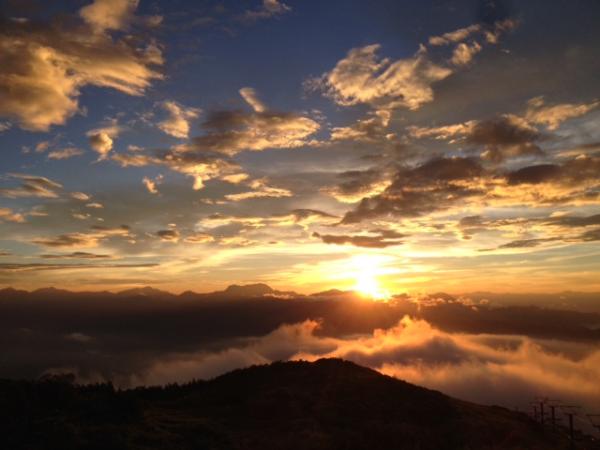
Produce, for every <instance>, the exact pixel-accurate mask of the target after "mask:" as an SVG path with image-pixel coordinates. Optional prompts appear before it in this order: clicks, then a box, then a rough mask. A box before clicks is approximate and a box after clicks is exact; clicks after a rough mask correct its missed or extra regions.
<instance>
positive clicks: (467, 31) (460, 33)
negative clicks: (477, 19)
mask: <svg viewBox="0 0 600 450" xmlns="http://www.w3.org/2000/svg"><path fill="white" fill-rule="evenodd" d="M479 31H481V25H479V24H473V25H469V26H468V27H465V28H459V29H458V30H455V31H450V32H448V33H444V34H442V35H441V36H431V37H430V38H429V45H448V44H451V43H457V42H461V41H464V40H465V39H466V38H468V37H469V36H471V35H472V34H473V33H476V32H479Z"/></svg>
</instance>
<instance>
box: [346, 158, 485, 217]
mask: <svg viewBox="0 0 600 450" xmlns="http://www.w3.org/2000/svg"><path fill="white" fill-rule="evenodd" d="M483 174H484V169H483V167H482V166H481V165H480V163H479V162H478V161H477V160H475V159H472V158H459V157H456V158H435V159H432V160H429V161H427V162H425V163H423V164H421V165H419V166H417V167H415V168H412V169H410V168H404V169H400V170H399V171H398V172H397V174H396V176H395V178H394V180H393V182H392V184H390V185H389V186H388V187H387V188H386V189H385V190H384V191H383V192H382V193H381V194H378V195H375V196H372V197H369V198H364V199H363V200H362V201H361V202H360V203H359V205H358V206H357V207H356V208H355V209H354V210H353V211H350V212H348V213H346V215H345V216H344V218H343V220H342V222H343V223H356V222H361V221H362V220H365V219H369V218H374V217H378V216H397V217H417V216H421V215H423V214H427V213H430V212H433V211H437V210H443V209H446V208H449V207H451V206H452V205H454V204H456V203H458V202H460V201H461V200H464V199H466V198H469V197H472V196H476V195H482V194H483V193H484V192H483V191H481V189H479V188H477V187H470V186H469V185H468V183H467V184H465V183H464V182H468V181H471V180H473V179H474V178H477V177H479V176H481V175H483Z"/></svg>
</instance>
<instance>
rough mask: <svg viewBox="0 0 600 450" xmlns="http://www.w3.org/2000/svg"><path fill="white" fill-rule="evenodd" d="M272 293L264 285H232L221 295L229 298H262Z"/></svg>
mask: <svg viewBox="0 0 600 450" xmlns="http://www.w3.org/2000/svg"><path fill="white" fill-rule="evenodd" d="M274 292H275V291H274V290H273V289H272V288H271V287H270V286H268V285H266V284H264V283H254V284H244V285H239V284H232V285H230V286H228V287H227V289H225V290H224V291H223V294H224V295H227V296H231V297H262V296H264V295H267V294H273V293H274Z"/></svg>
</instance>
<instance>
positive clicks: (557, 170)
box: [506, 155, 600, 188]
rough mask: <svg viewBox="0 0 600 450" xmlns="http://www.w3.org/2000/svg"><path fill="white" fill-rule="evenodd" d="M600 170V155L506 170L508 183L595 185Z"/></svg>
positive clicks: (583, 186)
mask: <svg viewBox="0 0 600 450" xmlns="http://www.w3.org/2000/svg"><path fill="white" fill-rule="evenodd" d="M598 171H600V156H585V155H581V156H578V157H577V158H573V159H568V160H566V161H564V162H563V163H562V164H537V165H532V166H525V167H522V168H520V169H517V170H514V171H511V172H508V173H507V174H506V180H507V182H508V184H509V185H522V184H542V183H553V184H561V185H573V186H578V185H579V186H581V187H582V188H585V182H591V183H592V184H594V185H597V182H598V173H599V172H598Z"/></svg>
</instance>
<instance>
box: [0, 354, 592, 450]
mask: <svg viewBox="0 0 600 450" xmlns="http://www.w3.org/2000/svg"><path fill="white" fill-rule="evenodd" d="M0 399H1V400H2V401H1V404H2V408H1V409H0V433H1V435H2V436H3V438H2V441H3V443H4V445H5V447H4V448H7V449H8V448H10V449H11V450H20V449H61V450H67V449H90V450H91V449H103V450H104V449H111V450H124V449H140V450H141V449H145V450H150V449H169V450H170V449H180V450H187V449H190V450H191V449H213V450H221V449H223V450H235V449H247V450H253V449H256V450H271V449H273V450H275V449H277V450H281V449H285V450H304V449H307V450H308V449H310V450H320V449H323V450H325V449H347V450H354V449H355V450H365V449H373V450H384V449H420V450H428V449H431V450H440V449H492V448H493V449H526V448H527V449H538V450H543V449H567V448H570V447H569V442H568V440H567V438H566V437H565V435H564V434H558V433H553V432H552V431H551V430H550V429H549V428H544V427H543V426H542V425H540V424H538V423H537V422H535V421H534V420H532V419H531V418H529V417H528V416H527V415H526V414H524V413H519V412H514V411H510V410H508V409H505V408H501V407H494V406H480V405H476V404H473V403H468V402H464V401H460V400H456V399H454V398H451V397H448V396H445V395H443V394H441V393H440V392H437V391H431V390H428V389H425V388H422V387H418V386H415V385H412V384H409V383H406V382H403V381H400V380H397V379H395V378H390V377H387V376H384V375H381V374H379V373H378V372H375V371H373V370H371V369H367V368H364V367H361V366H358V365H356V364H353V363H350V362H347V361H342V360H336V359H324V360H319V361H317V362H315V363H309V362H286V363H273V364H271V365H267V366H254V367H251V368H248V369H240V370H236V371H233V372H230V373H228V374H225V375H222V376H220V377H218V378H216V379H214V380H211V381H206V382H192V383H190V384H186V385H182V386H177V385H171V386H167V387H164V388H159V387H156V388H152V387H150V388H138V389H135V390H126V391H116V390H115V389H113V387H112V386H111V385H108V384H100V385H91V386H74V385H72V384H70V379H69V377H68V376H62V377H60V376H59V377H51V378H46V379H43V380H40V381H36V382H26V381H8V380H5V381H0ZM580 439H581V441H580V444H581V445H582V447H581V448H592V445H593V442H592V441H587V440H586V438H585V437H580ZM578 448H579V447H578Z"/></svg>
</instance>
